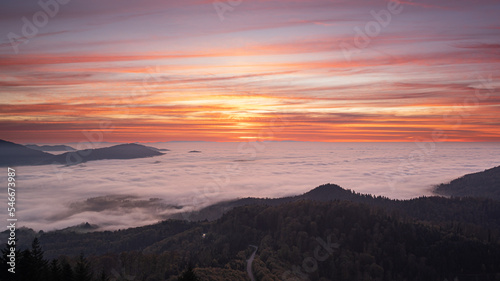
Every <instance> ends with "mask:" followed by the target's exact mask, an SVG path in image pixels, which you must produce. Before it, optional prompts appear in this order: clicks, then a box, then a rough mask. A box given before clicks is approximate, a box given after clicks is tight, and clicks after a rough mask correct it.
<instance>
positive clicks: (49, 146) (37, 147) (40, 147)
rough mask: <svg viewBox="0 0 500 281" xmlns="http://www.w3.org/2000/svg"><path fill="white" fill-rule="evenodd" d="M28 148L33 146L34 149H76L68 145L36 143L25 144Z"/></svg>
mask: <svg viewBox="0 0 500 281" xmlns="http://www.w3.org/2000/svg"><path fill="white" fill-rule="evenodd" d="M25 146H26V147H27V148H31V149H34V150H39V151H74V150H76V149H74V148H73V147H71V146H67V145H62V144H60V145H36V144H27V145H25Z"/></svg>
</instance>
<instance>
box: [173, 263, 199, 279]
mask: <svg viewBox="0 0 500 281" xmlns="http://www.w3.org/2000/svg"><path fill="white" fill-rule="evenodd" d="M177 280H178V281H199V280H200V279H198V277H197V276H196V274H195V273H194V271H193V267H192V266H191V265H189V266H188V268H187V269H186V271H184V273H182V275H181V276H180V277H179V278H178V279H177Z"/></svg>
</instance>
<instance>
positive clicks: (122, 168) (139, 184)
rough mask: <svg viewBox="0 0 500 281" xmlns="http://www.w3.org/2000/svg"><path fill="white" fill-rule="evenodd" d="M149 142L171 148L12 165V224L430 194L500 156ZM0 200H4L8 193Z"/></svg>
mask: <svg viewBox="0 0 500 281" xmlns="http://www.w3.org/2000/svg"><path fill="white" fill-rule="evenodd" d="M148 145H151V146H155V147H158V148H168V149H170V151H168V152H166V154H165V155H162V156H158V157H154V158H145V159H134V160H101V161H95V162H88V163H84V164H79V165H75V166H67V167H65V166H55V165H48V166H23V167H17V174H18V177H17V189H18V191H17V198H16V199H17V205H16V207H17V215H18V219H19V225H20V226H27V227H31V228H34V229H36V230H39V229H43V230H52V229H56V228H57V229H60V228H64V227H68V226H72V225H76V224H80V223H82V222H89V223H92V224H97V225H100V226H101V227H103V228H104V229H118V228H127V227H132V226H139V225H145V224H150V223H155V222H157V221H158V220H161V219H163V218H165V217H167V216H168V214H171V213H172V212H179V211H181V210H188V209H191V208H193V206H194V207H196V208H199V207H202V206H206V205H208V204H211V203H214V202H217V201H221V200H225V199H233V198H238V197H247V196H253V197H282V196H287V195H295V194H301V193H304V192H307V191H309V190H310V189H312V188H314V187H316V186H318V185H321V184H324V183H329V182H330V183H335V184H338V185H340V186H342V187H344V188H349V189H353V190H355V191H357V192H361V193H370V194H374V195H383V196H387V197H390V198H398V199H405V198H412V197H418V196H421V195H430V194H431V193H430V188H431V187H432V186H433V185H434V184H439V183H441V182H448V181H450V180H452V179H454V178H457V177H459V176H462V175H464V174H467V173H471V172H477V171H481V170H484V169H487V168H491V167H494V166H498V164H499V161H498V160H499V157H498V155H499V153H500V146H499V145H498V144H496V143H438V144H432V143H425V144H419V145H417V144H415V143H355V144H352V143H294V142H289V143H288V142H284V143H274V142H269V143H243V144H240V143H202V142H200V143H162V144H148ZM192 150H197V151H201V153H189V151H192ZM2 185H3V186H6V182H5V177H2ZM0 198H1V199H2V200H3V201H2V202H6V194H4V193H2V195H0ZM183 206H184V208H183V209H181V207H183Z"/></svg>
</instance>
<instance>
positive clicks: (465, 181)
mask: <svg viewBox="0 0 500 281" xmlns="http://www.w3.org/2000/svg"><path fill="white" fill-rule="evenodd" d="M435 193H436V194H440V195H447V196H456V197H483V198H491V199H495V200H500V166H498V167H495V168H492V169H488V170H485V171H482V172H479V173H473V174H468V175H465V176H463V177H461V178H458V179H455V180H453V181H451V182H450V183H447V184H440V185H438V186H437V187H436V189H435Z"/></svg>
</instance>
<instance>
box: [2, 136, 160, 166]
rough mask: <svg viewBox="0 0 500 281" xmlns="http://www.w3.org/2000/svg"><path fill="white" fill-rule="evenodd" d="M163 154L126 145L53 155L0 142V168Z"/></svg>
mask: <svg viewBox="0 0 500 281" xmlns="http://www.w3.org/2000/svg"><path fill="white" fill-rule="evenodd" d="M164 154H165V153H163V152H161V151H160V150H159V149H156V148H152V147H147V146H144V145H141V144H135V143H127V144H119V145H114V146H110V147H104V148H95V149H84V150H76V151H68V152H65V153H62V154H58V155H54V154H51V153H47V152H43V151H39V150H35V149H32V148H29V147H26V146H24V145H21V144H17V143H13V142H9V141H5V140H0V156H1V157H0V166H30V165H49V164H59V165H75V164H80V163H84V162H87V161H96V160H111V159H122V160H124V159H136V158H146V157H153V156H160V155H164Z"/></svg>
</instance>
